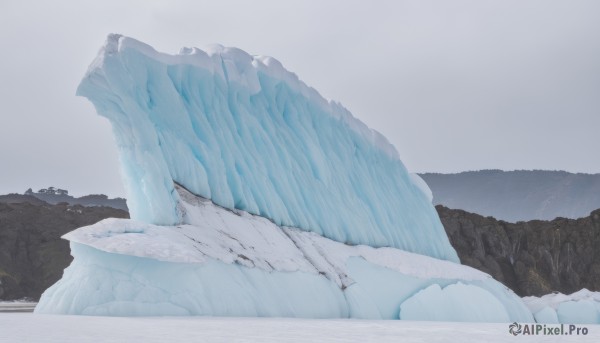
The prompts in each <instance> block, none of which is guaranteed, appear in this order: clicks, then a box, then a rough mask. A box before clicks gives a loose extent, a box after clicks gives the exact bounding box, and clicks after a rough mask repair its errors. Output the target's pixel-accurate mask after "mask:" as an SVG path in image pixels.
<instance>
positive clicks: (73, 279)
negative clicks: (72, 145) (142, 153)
mask: <svg viewBox="0 0 600 343" xmlns="http://www.w3.org/2000/svg"><path fill="white" fill-rule="evenodd" d="M175 189H176V190H177V191H178V195H179V197H180V198H181V199H182V201H181V202H180V208H179V211H181V213H182V217H183V219H184V223H185V224H182V225H178V226H162V227H158V226H155V225H151V224H144V223H140V222H136V221H132V220H127V219H106V220H103V221H101V222H99V223H97V224H95V225H91V226H87V227H83V228H80V229H77V230H75V231H73V232H70V233H68V234H66V235H65V236H64V238H66V239H68V240H70V241H71V251H72V255H73V256H74V257H75V259H74V261H73V263H72V264H71V266H69V268H67V269H66V270H65V273H64V275H63V278H62V279H61V280H60V281H58V282H57V283H56V284H55V285H53V286H52V287H51V288H49V289H48V290H47V291H46V292H44V294H43V295H42V298H41V299H40V302H39V304H38V306H37V307H36V312H37V313H62V314H86V315H112V316H115V315H116V316H148V315H218V316H284V317H305V318H348V317H351V318H370V319H402V313H401V311H400V308H401V306H402V304H403V302H405V301H407V299H409V300H410V299H411V297H413V295H414V294H416V293H418V292H419V291H420V290H422V289H425V288H427V287H429V286H431V285H436V286H437V287H438V288H440V287H443V288H444V289H448V287H449V289H450V290H453V289H455V288H458V289H459V290H462V289H465V291H459V292H456V291H450V292H445V297H446V298H447V299H449V300H447V301H446V302H442V303H438V300H439V299H437V298H432V299H431V300H430V302H429V305H428V307H426V310H425V312H427V311H430V312H431V311H434V312H437V311H440V308H445V309H446V310H445V311H446V313H454V315H450V314H449V315H447V316H444V317H436V316H434V315H433V314H432V313H430V315H431V316H430V317H429V319H430V320H456V321H465V320H474V321H508V320H518V321H532V320H533V317H532V316H531V313H530V312H529V311H528V310H527V308H526V307H525V305H524V304H523V303H522V301H521V299H520V298H519V297H517V296H516V295H515V294H514V293H513V292H512V291H510V290H509V289H507V288H506V287H504V286H503V285H501V284H500V283H498V282H496V281H495V280H493V279H492V278H491V277H490V276H489V275H487V274H485V273H482V272H480V271H478V270H476V269H473V268H470V267H467V266H462V265H460V264H456V263H453V262H450V261H444V260H439V259H435V258H432V257H429V256H425V255H418V254H414V253H410V252H406V251H402V250H398V249H394V248H373V247H369V246H362V245H359V246H351V245H346V244H343V243H340V242H336V241H333V240H330V239H328V238H324V237H322V236H319V235H318V234H316V233H314V232H307V231H303V230H299V229H295V228H289V227H285V228H280V227H278V226H277V225H275V224H274V223H272V222H271V221H269V220H266V219H265V218H262V217H260V216H255V215H251V214H249V213H247V212H244V211H240V210H235V211H232V210H229V209H225V208H222V207H220V206H218V205H215V204H214V203H212V202H211V201H209V200H207V199H203V198H201V197H197V196H195V195H193V194H191V193H190V192H188V191H187V190H185V189H184V188H182V187H180V186H177V185H176V186H175ZM452 285H456V286H452ZM474 293H475V294H484V296H480V297H478V298H477V308H476V311H475V312H473V311H474V309H475V307H473V306H471V305H472V301H470V300H469V299H470V298H471V297H472V294H474ZM420 301H427V300H423V299H420ZM449 304H450V305H449ZM498 304H500V305H498ZM498 306H500V307H498ZM498 309H500V311H499V312H498ZM491 312H498V314H497V315H496V316H493V315H481V314H482V313H484V314H488V313H491ZM407 317H408V318H410V316H408V315H407Z"/></svg>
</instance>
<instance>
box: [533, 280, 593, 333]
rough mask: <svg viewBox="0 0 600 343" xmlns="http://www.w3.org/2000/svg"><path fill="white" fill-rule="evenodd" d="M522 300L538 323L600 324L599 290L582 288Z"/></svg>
mask: <svg viewBox="0 0 600 343" xmlns="http://www.w3.org/2000/svg"><path fill="white" fill-rule="evenodd" d="M523 301H524V302H525V304H526V305H527V307H529V309H530V310H531V312H532V313H533V315H534V317H535V320H536V321H537V322H538V323H563V324H600V292H592V291H590V290H588V289H585V288H584V289H581V290H579V291H577V292H575V293H572V294H568V295H567V294H562V293H559V292H556V293H552V294H546V295H544V296H542V297H533V296H532V297H525V298H523Z"/></svg>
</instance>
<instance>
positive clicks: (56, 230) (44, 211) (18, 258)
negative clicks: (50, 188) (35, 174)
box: [0, 196, 129, 300]
mask: <svg viewBox="0 0 600 343" xmlns="http://www.w3.org/2000/svg"><path fill="white" fill-rule="evenodd" d="M28 198H31V197H28V196H20V197H18V199H17V198H15V197H12V198H11V199H9V198H8V197H5V198H4V199H0V200H3V201H4V202H0V300H2V299H5V300H10V299H19V298H23V297H29V298H33V299H38V298H39V297H40V295H41V293H42V292H43V291H44V290H45V289H46V288H48V287H49V286H50V285H52V284H53V283H54V282H56V281H57V280H58V279H60V277H61V276H62V272H63V270H64V269H65V268H66V267H67V266H68V265H69V264H70V263H71V260H72V258H71V256H70V255H69V244H68V242H67V241H64V240H62V239H61V238H60V237H61V236H62V235H63V234H65V233H67V232H69V231H72V230H74V229H76V228H78V227H81V226H85V225H90V224H94V223H96V222H98V221H100V220H102V219H104V218H109V217H117V218H128V217H129V215H128V213H127V212H125V211H123V210H118V209H114V208H110V207H84V206H80V205H76V206H70V205H67V204H65V203H62V204H57V205H50V204H48V203H45V202H42V201H40V200H39V199H34V200H31V199H28Z"/></svg>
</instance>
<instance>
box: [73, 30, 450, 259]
mask: <svg viewBox="0 0 600 343" xmlns="http://www.w3.org/2000/svg"><path fill="white" fill-rule="evenodd" d="M78 94H79V95H82V96H85V97H87V98H88V99H90V101H92V102H93V103H94V105H95V107H96V109H97V111H98V113H99V114H100V115H102V116H105V117H106V118H108V119H109V120H110V122H111V124H112V127H113V132H114V135H115V138H116V141H117V145H118V148H119V153H120V159H121V166H122V171H123V173H122V174H123V176H124V181H125V189H126V191H127V199H128V207H129V209H130V214H131V218H132V219H135V220H139V221H141V222H146V223H152V224H156V225H170V226H173V225H178V224H180V223H181V221H182V217H181V212H180V211H178V207H179V202H180V199H179V197H178V193H177V192H175V190H174V187H173V180H174V181H176V182H177V183H179V184H181V185H183V186H184V187H185V188H186V189H189V190H190V191H192V192H193V193H194V194H198V195H200V196H202V197H204V198H207V199H210V200H212V201H213V202H214V203H216V204H218V205H220V206H223V207H225V208H228V209H232V210H233V209H239V210H244V211H246V212H248V213H252V214H256V215H260V216H262V217H265V218H268V219H270V220H272V221H273V222H275V223H276V224H277V225H280V226H290V227H295V228H299V229H301V230H305V231H312V232H316V233H318V234H320V235H322V236H325V237H328V238H331V239H333V240H336V241H338V242H343V243H350V244H365V245H370V246H376V247H382V246H391V247H395V248H399V249H402V250H406V251H411V252H415V253H419V254H423V255H429V256H432V257H436V258H440V259H445V260H450V261H455V262H458V257H457V255H456V252H455V251H454V249H453V248H452V246H451V245H450V243H449V241H448V238H447V236H446V234H445V231H444V229H443V227H442V225H441V222H440V220H439V217H438V216H437V213H436V211H435V209H434V207H433V205H432V204H431V201H430V200H431V199H430V198H431V194H430V192H429V191H428V188H427V186H426V185H425V184H424V183H423V182H422V180H420V179H419V178H418V177H415V176H411V175H410V174H409V173H408V172H407V170H406V168H405V167H404V165H403V164H402V162H401V161H400V159H399V157H398V153H397V151H396V149H395V148H394V147H393V146H392V145H391V144H390V143H389V142H388V141H387V140H386V139H385V138H384V137H383V136H382V135H381V134H380V133H378V132H376V131H374V130H371V129H370V128H368V127H367V126H366V125H365V124H364V123H362V122H361V121H359V120H358V119H356V118H355V117H353V116H352V114H350V112H348V111H347V110H346V109H345V108H344V107H342V106H341V105H340V104H338V103H335V102H332V101H327V100H325V99H324V98H323V97H322V96H321V95H319V93H318V92H317V91H315V90H314V89H312V88H310V87H308V86H306V85H305V84H304V83H303V82H302V81H300V80H299V79H298V77H297V76H296V75H295V74H293V73H291V72H289V71H287V70H286V69H285V68H284V67H283V66H282V64H281V63H280V62H278V61H277V60H275V59H274V58H272V57H265V56H251V55H249V54H247V53H246V52H244V51H242V50H240V49H236V48H226V47H223V46H219V45H215V46H211V47H208V48H206V50H204V51H203V50H200V49H197V48H184V49H182V51H181V52H180V53H179V54H177V55H168V54H164V53H160V52H157V51H155V50H154V49H153V48H152V47H150V46H148V45H146V44H144V43H141V42H138V41H136V40H134V39H131V38H127V37H123V36H120V35H110V36H109V37H108V39H107V42H106V44H105V46H104V47H103V48H102V50H101V51H100V53H99V55H98V57H97V58H96V59H95V60H94V62H93V63H92V64H91V65H90V67H89V70H88V72H87V73H86V75H85V77H84V78H83V80H82V81H81V84H80V86H79V88H78ZM416 129H418V128H416Z"/></svg>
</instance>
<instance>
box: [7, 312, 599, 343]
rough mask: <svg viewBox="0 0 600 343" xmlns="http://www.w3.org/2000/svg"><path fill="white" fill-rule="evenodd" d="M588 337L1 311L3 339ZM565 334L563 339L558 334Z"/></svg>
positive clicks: (60, 342) (226, 342) (592, 334)
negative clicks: (515, 335) (7, 312)
mask: <svg viewBox="0 0 600 343" xmlns="http://www.w3.org/2000/svg"><path fill="white" fill-rule="evenodd" d="M586 327H587V328H588V330H589V333H588V334H587V335H585V336H583V335H579V336H561V337H552V336H541V335H540V336H518V337H514V336H512V335H510V334H509V333H508V324H505V323H502V324H497V323H496V324H494V323H452V322H413V321H392V320H356V319H320V320H317V319H291V318H223V317H193V318H189V317H151V318H149V317H145V318H144V317H137V318H114V317H92V316H55V315H39V314H31V313H9V314H5V313H0V342H2V343H4V342H7V343H13V342H46V343H70V342H74V343H79V342H114V343H121V342H123V343H131V342H145V343H153V342H160V343H163V342H186V343H187V342H206V343H221V342H223V343H231V342H240V343H241V342H248V343H249V342H260V343H269V342H274V343H288V342H289V343H292V342H293V343H309V342H332V343H337V342H346V343H350V342H357V343H364V342H378V343H386V342H390V343H397V342H407V343H411V342H415V343H417V342H418V343H424V342H427V343H437V342H440V343H446V342H461V343H471V342H472V343H480V342H486V343H504V342H517V341H518V342H543V343H546V342H559V341H560V342H565V343H569V342H575V343H587V342H598V341H600V326H599V325H586ZM558 338H560V340H559V339H558Z"/></svg>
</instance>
